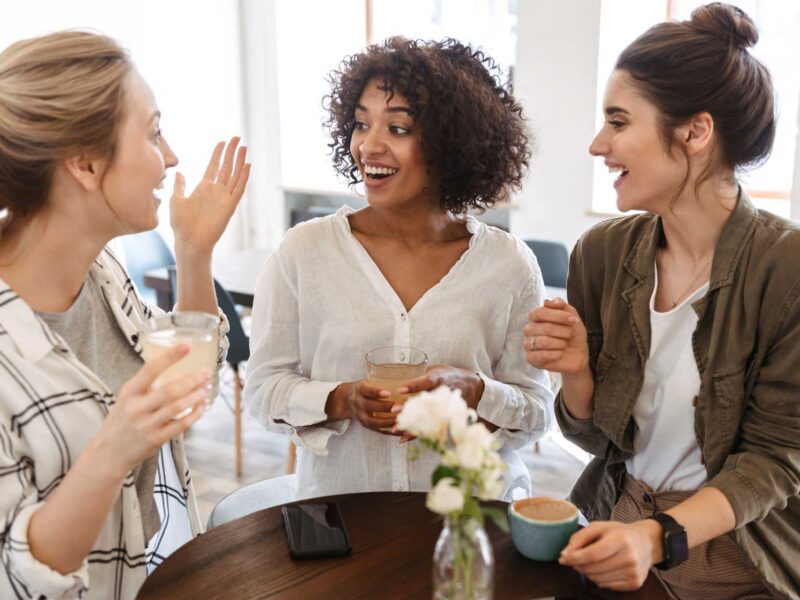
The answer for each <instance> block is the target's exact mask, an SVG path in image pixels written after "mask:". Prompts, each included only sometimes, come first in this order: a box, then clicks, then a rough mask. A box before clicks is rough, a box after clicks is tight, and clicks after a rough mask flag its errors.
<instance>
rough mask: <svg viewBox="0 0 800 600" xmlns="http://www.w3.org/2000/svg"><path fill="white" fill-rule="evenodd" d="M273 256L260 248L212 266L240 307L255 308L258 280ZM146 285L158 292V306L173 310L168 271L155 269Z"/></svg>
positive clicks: (146, 276) (146, 274)
mask: <svg viewBox="0 0 800 600" xmlns="http://www.w3.org/2000/svg"><path fill="white" fill-rule="evenodd" d="M270 252H271V251H270V250H265V249H264V248H256V249H253V250H244V251H242V252H236V253H235V254H230V255H228V256H221V257H219V258H216V257H215V258H214V260H213V261H212V263H211V274H212V275H213V276H214V279H216V280H217V281H219V283H220V285H222V287H224V288H225V289H226V290H227V291H228V293H229V294H230V295H231V297H232V298H233V301H234V302H235V303H236V304H239V305H241V306H249V307H252V306H253V294H254V293H255V289H256V277H258V271H259V270H260V269H261V266H262V265H263V264H264V262H265V261H266V260H267V257H268V256H269V255H270ZM144 284H145V285H146V286H147V287H149V288H152V289H154V290H155V291H156V296H157V298H158V305H159V306H160V307H161V308H163V309H164V310H171V309H172V306H171V304H172V303H171V298H172V290H171V289H170V284H169V274H168V273H167V269H166V268H162V269H153V270H152V271H148V272H147V273H145V276H144ZM165 307H166V308H165Z"/></svg>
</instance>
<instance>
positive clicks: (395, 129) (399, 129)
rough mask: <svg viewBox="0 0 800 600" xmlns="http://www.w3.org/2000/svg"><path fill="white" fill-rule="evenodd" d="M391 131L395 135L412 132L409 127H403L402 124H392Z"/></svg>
mask: <svg viewBox="0 0 800 600" xmlns="http://www.w3.org/2000/svg"><path fill="white" fill-rule="evenodd" d="M389 131H390V132H391V133H393V134H395V135H408V134H409V133H411V130H410V129H409V128H408V127H403V126H402V125H390V126H389Z"/></svg>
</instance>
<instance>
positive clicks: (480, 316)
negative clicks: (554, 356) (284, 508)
mask: <svg viewBox="0 0 800 600" xmlns="http://www.w3.org/2000/svg"><path fill="white" fill-rule="evenodd" d="M351 212H352V209H351V208H349V207H347V206H345V207H342V208H341V209H340V210H339V211H337V212H336V214H334V215H330V216H327V217H323V218H318V219H312V220H311V221H307V222H304V223H301V224H299V225H297V226H296V227H294V228H293V229H291V230H290V231H289V232H288V233H287V234H286V237H285V238H284V240H283V242H282V243H281V246H280V247H279V248H278V250H277V251H276V252H275V253H273V254H272V255H270V257H269V258H268V259H267V261H266V263H265V264H264V266H263V267H262V269H261V273H260V274H259V278H258V282H257V284H256V292H255V303H254V306H253V319H252V332H251V338H250V344H251V356H250V361H249V363H248V369H247V382H246V384H245V389H244V397H245V401H246V402H247V403H248V405H249V408H250V411H251V413H252V414H253V415H254V416H256V417H257V418H259V419H260V420H261V422H262V423H264V424H265V425H266V426H267V427H268V428H269V429H271V430H276V431H283V432H286V433H287V434H289V436H290V437H291V439H292V441H293V442H294V443H295V444H297V446H298V461H297V475H298V482H297V483H298V485H297V488H298V490H297V495H298V497H312V496H319V495H325V494H335V493H346V492H359V491H376V490H396V491H408V490H411V491H425V490H428V489H430V487H431V473H432V471H433V469H434V468H435V467H436V466H437V464H438V463H439V459H440V457H439V456H438V455H436V454H434V453H432V452H428V451H423V452H422V453H421V456H420V458H418V459H417V460H416V461H413V462H412V461H411V460H410V459H409V444H400V443H399V442H398V439H399V438H397V437H395V436H390V435H384V434H381V433H377V432H375V431H372V430H370V429H367V428H365V427H363V426H362V425H361V424H360V423H359V422H357V421H353V420H344V421H338V422H334V423H328V424H324V421H325V420H326V419H327V415H326V413H325V404H326V402H327V398H328V394H329V393H330V392H331V391H333V389H334V388H336V386H337V385H339V384H340V383H342V382H347V381H357V380H361V379H364V378H365V377H366V365H365V360H364V355H365V354H366V353H367V351H368V350H370V349H372V348H378V347H381V346H412V347H415V348H419V349H420V350H422V351H424V352H425V353H427V355H428V364H429V365H435V364H447V365H452V366H454V367H460V368H464V369H467V370H469V371H473V372H476V373H478V374H479V375H480V376H481V377H482V378H483V380H484V383H485V390H484V392H483V396H482V398H481V400H480V402H479V404H478V407H477V412H478V414H479V415H480V416H481V417H483V418H484V419H486V420H487V421H489V422H491V423H493V424H495V425H497V426H498V427H500V428H501V429H500V430H499V431H498V433H497V435H498V437H499V439H500V440H501V441H502V442H504V444H503V448H502V449H501V454H502V456H503V458H504V459H505V460H506V463H507V465H508V467H509V469H508V471H507V473H506V483H507V487H506V492H505V493H504V496H505V497H507V498H509V497H511V492H512V488H521V491H520V492H519V493H526V494H527V492H528V490H529V489H530V476H529V474H528V471H527V468H526V467H525V465H524V464H523V463H522V460H521V459H520V458H519V457H518V456H517V455H516V453H515V452H514V449H516V448H520V447H522V446H524V445H526V444H530V443H532V442H533V441H534V440H535V439H538V438H539V437H541V436H542V435H543V434H544V433H545V431H546V430H547V429H548V427H549V423H550V415H551V409H550V407H551V403H552V400H553V394H552V392H551V391H550V387H549V380H548V376H547V373H546V372H544V371H540V370H538V369H534V368H532V367H531V366H530V365H529V364H528V363H527V361H526V355H525V351H524V348H523V341H524V336H523V333H522V328H523V327H524V325H525V323H526V322H527V319H528V313H529V312H530V311H531V310H533V309H534V308H536V307H537V306H540V305H541V304H542V301H543V298H544V284H543V282H542V277H541V273H540V271H539V267H538V265H537V263H536V259H535V257H534V256H533V254H532V253H531V252H530V250H529V249H528V248H527V247H526V246H525V245H524V244H523V243H522V242H521V241H520V240H518V239H517V238H515V237H513V236H511V235H509V234H507V233H505V232H503V231H501V230H499V229H496V228H494V227H489V226H487V225H484V224H482V223H480V222H479V221H477V220H476V219H474V218H472V217H468V218H467V221H466V225H467V228H468V230H469V232H470V233H471V234H472V235H471V237H470V240H469V247H468V249H467V250H466V252H464V254H463V255H462V256H461V257H460V258H459V260H458V261H457V262H456V264H455V265H454V266H453V267H452V268H451V269H450V271H449V272H448V273H447V274H446V275H445V276H444V277H443V278H442V280H441V281H440V282H439V283H438V284H436V285H435V286H434V287H432V288H431V289H429V290H428V291H427V292H426V293H425V294H424V295H423V296H422V298H420V299H419V300H418V301H417V303H416V304H415V305H414V306H413V307H412V309H411V310H409V311H408V312H406V309H405V307H404V306H403V303H402V301H401V300H400V298H399V297H398V295H397V294H396V293H395V291H394V289H393V288H392V287H391V286H390V285H389V283H388V282H387V280H386V278H385V277H384V276H383V274H382V273H381V271H380V269H378V267H377V265H376V264H375V263H374V262H373V260H372V259H371V258H370V256H369V254H368V253H367V252H366V250H365V249H364V247H363V246H362V245H361V243H360V242H359V241H358V240H357V239H356V238H355V237H354V236H353V235H352V233H351V231H350V223H349V220H348V214H350V213H351ZM511 430H516V431H511ZM417 443H418V442H411V444H417ZM515 495H516V494H515Z"/></svg>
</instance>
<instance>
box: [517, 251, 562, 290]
mask: <svg viewBox="0 0 800 600" xmlns="http://www.w3.org/2000/svg"><path fill="white" fill-rule="evenodd" d="M523 241H524V242H525V243H526V244H527V245H528V248H530V249H531V251H532V252H533V253H534V254H535V255H536V260H537V261H538V262H539V268H540V269H541V270H542V279H544V284H545V285H546V286H547V287H557V288H566V287H567V269H568V268H569V250H568V249H567V247H566V246H565V245H564V244H562V243H561V242H551V241H547V240H537V239H527V240H523Z"/></svg>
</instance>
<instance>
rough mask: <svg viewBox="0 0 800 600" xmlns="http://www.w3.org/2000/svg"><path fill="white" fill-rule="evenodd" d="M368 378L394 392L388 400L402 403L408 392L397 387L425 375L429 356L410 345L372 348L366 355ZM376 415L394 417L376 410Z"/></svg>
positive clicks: (391, 414)
mask: <svg viewBox="0 0 800 600" xmlns="http://www.w3.org/2000/svg"><path fill="white" fill-rule="evenodd" d="M366 360H367V380H368V381H369V382H370V383H371V384H373V385H376V386H378V387H381V388H383V389H385V390H388V391H389V392H391V393H392V395H391V396H389V397H388V398H381V399H382V400H386V401H387V402H393V403H395V404H402V403H403V402H405V401H406V398H408V394H398V393H397V388H399V387H403V386H404V385H406V384H407V383H408V382H409V381H411V380H412V379H416V378H417V377H422V376H423V375H425V367H426V366H427V365H428V356H427V355H426V354H425V353H424V352H423V351H422V350H417V349H416V348H411V347H409V346H386V347H384V348H376V349H374V350H370V351H369V352H367V355H366ZM375 416H376V417H386V418H388V417H393V416H394V414H393V413H385V412H376V413H375Z"/></svg>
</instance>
